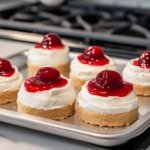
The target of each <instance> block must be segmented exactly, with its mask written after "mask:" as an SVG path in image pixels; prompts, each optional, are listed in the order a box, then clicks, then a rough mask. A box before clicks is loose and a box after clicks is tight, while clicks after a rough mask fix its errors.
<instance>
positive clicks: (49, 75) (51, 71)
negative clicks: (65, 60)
mask: <svg viewBox="0 0 150 150" xmlns="http://www.w3.org/2000/svg"><path fill="white" fill-rule="evenodd" d="M59 79H60V73H59V71H58V70H56V69H55V68H51V67H43V68H41V69H39V70H38V72H37V74H36V76H35V78H34V80H33V82H34V83H36V84H45V83H50V82H55V81H58V80H59Z"/></svg>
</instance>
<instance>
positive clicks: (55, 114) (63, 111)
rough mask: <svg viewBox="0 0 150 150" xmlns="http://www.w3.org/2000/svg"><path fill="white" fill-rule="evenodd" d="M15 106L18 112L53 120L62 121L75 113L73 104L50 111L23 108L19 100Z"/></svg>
mask: <svg viewBox="0 0 150 150" xmlns="http://www.w3.org/2000/svg"><path fill="white" fill-rule="evenodd" d="M17 105H18V112H21V113H26V114H30V115H34V116H39V117H43V118H47V119H53V120H63V119H65V118H67V117H69V116H71V115H73V114H74V112H75V102H74V103H73V104H72V105H67V106H65V107H62V108H56V109H52V110H43V109H36V108H32V107H29V106H25V105H24V104H22V103H21V102H20V101H19V100H17Z"/></svg>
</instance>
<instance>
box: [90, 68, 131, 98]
mask: <svg viewBox="0 0 150 150" xmlns="http://www.w3.org/2000/svg"><path fill="white" fill-rule="evenodd" d="M87 88H88V91H89V92H90V93H91V94H93V95H97V96H103V97H108V96H118V97H124V96H126V95H127V94H129V93H130V92H131V91H132V90H133V85H132V84H131V83H128V82H125V81H123V80H122V77H121V75H120V74H119V73H117V72H115V71H110V70H105V71H102V72H100V73H99V74H98V75H97V77H96V78H95V79H93V80H91V81H89V83H88V87H87Z"/></svg>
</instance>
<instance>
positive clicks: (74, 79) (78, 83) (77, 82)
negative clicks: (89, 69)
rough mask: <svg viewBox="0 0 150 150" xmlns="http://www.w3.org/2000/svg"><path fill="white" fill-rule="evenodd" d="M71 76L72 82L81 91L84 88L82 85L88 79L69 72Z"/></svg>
mask: <svg viewBox="0 0 150 150" xmlns="http://www.w3.org/2000/svg"><path fill="white" fill-rule="evenodd" d="M69 78H70V79H71V80H72V84H73V86H74V88H75V89H76V90H77V91H80V90H81V89H82V86H83V85H84V84H85V82H86V81H87V80H82V79H79V78H77V77H75V76H73V75H72V74H71V73H70V74H69Z"/></svg>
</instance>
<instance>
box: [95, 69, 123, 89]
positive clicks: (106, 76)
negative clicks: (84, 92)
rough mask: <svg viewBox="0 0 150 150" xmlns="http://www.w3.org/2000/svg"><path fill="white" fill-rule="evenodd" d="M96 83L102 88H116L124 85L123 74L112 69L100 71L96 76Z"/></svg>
mask: <svg viewBox="0 0 150 150" xmlns="http://www.w3.org/2000/svg"><path fill="white" fill-rule="evenodd" d="M96 85H97V86H98V87H100V88H102V89H115V88H119V87H122V86H124V84H123V80H122V77H121V75H120V74H119V73H118V72H115V71H111V70H104V71H102V72H100V73H99V74H98V75H97V77H96Z"/></svg>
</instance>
